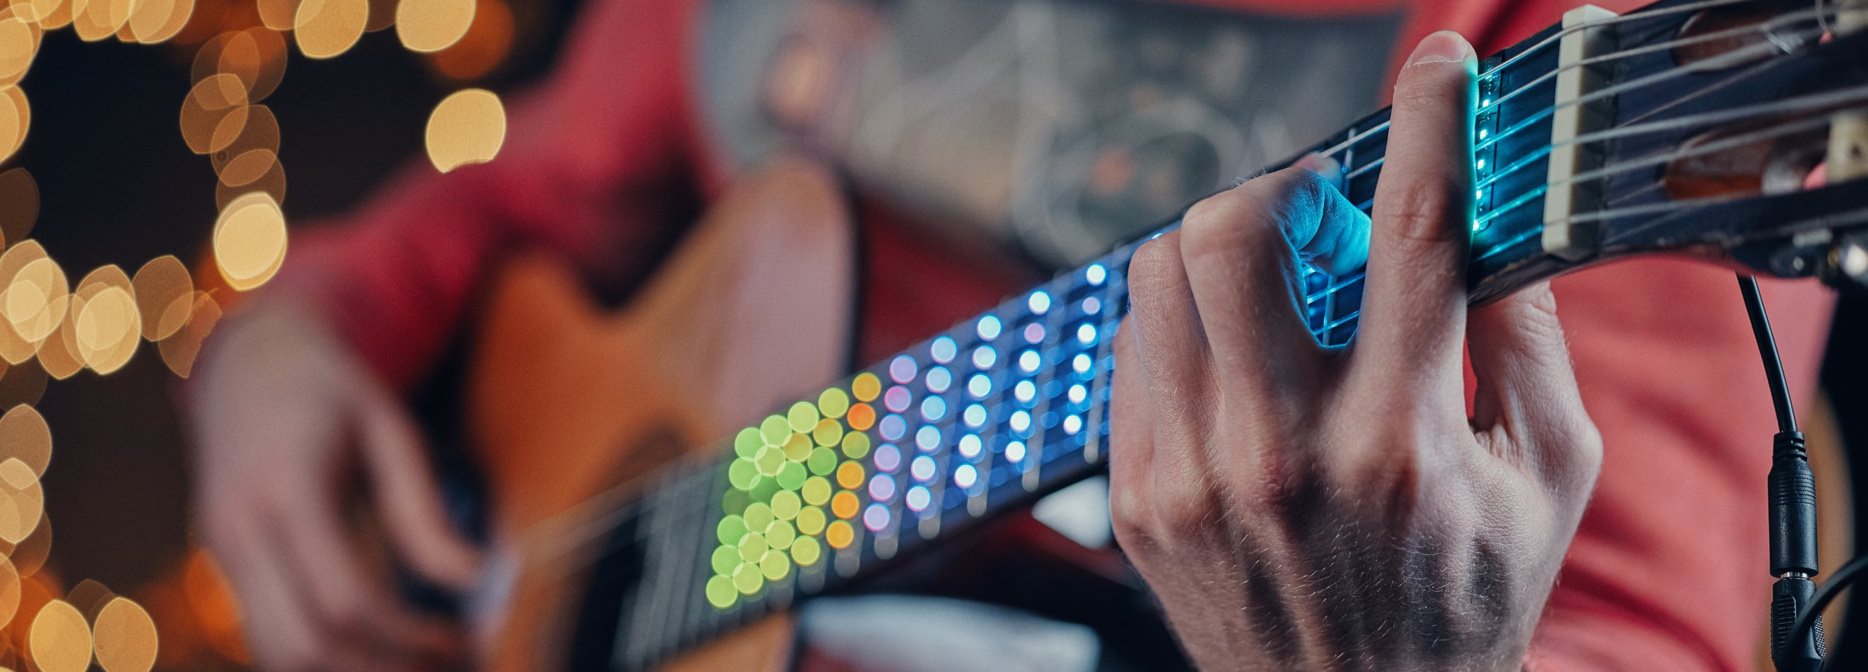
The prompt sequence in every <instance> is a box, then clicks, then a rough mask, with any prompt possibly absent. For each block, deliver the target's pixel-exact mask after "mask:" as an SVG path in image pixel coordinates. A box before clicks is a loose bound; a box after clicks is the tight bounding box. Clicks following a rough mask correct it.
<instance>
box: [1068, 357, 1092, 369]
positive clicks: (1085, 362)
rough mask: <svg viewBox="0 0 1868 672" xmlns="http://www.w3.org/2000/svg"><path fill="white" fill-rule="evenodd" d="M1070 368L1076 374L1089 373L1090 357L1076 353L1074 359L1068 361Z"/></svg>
mask: <svg viewBox="0 0 1868 672" xmlns="http://www.w3.org/2000/svg"><path fill="white" fill-rule="evenodd" d="M1070 368H1072V369H1075V370H1076V372H1077V373H1089V372H1090V356H1089V355H1087V354H1083V353H1077V356H1076V357H1072V358H1071V359H1070Z"/></svg>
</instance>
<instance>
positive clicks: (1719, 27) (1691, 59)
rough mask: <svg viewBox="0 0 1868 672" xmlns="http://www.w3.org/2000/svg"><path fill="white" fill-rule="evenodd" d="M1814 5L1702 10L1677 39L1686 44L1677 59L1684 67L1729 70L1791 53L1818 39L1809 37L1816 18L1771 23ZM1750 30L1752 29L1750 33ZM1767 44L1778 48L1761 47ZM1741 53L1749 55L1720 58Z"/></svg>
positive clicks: (1776, 1) (1676, 51) (1777, 0)
mask: <svg viewBox="0 0 1868 672" xmlns="http://www.w3.org/2000/svg"><path fill="white" fill-rule="evenodd" d="M1812 4H1813V3H1810V2H1788V1H1783V0H1772V1H1769V2H1747V3H1740V4H1736V5H1728V6H1724V7H1716V8H1713V9H1708V10H1704V11H1701V12H1699V13H1698V14H1694V15H1693V16H1692V18H1689V19H1687V20H1686V22H1685V23H1684V24H1682V25H1681V26H1680V34H1679V35H1678V36H1677V37H1678V39H1679V40H1681V41H1682V43H1681V44H1680V46H1677V47H1674V48H1673V60H1674V62H1675V63H1677V64H1679V65H1681V66H1699V67H1701V68H1705V69H1707V70H1726V69H1731V68H1736V67H1739V66H1743V65H1749V64H1752V63H1756V62H1758V61H1763V60H1766V59H1769V58H1771V57H1773V56H1776V55H1778V53H1780V52H1788V51H1790V50H1792V49H1795V48H1796V47H1798V46H1801V45H1802V44H1803V43H1805V42H1809V41H1813V40H1814V37H1813V36H1811V35H1809V34H1808V32H1809V24H1812V23H1814V19H1811V20H1809V21H1782V22H1779V23H1778V24H1771V23H1770V21H1771V20H1772V19H1776V18H1778V17H1779V16H1781V15H1783V14H1785V13H1787V12H1793V11H1806V12H1807V11H1808V10H1809V9H1810V6H1811V5H1812ZM1747 27H1750V28H1752V29H1750V30H1747ZM1766 43H1774V44H1776V45H1777V46H1778V48H1777V49H1765V48H1760V47H1759V46H1758V45H1762V44H1766ZM1741 50H1742V51H1745V52H1746V53H1747V54H1749V56H1747V57H1744V58H1719V57H1722V56H1726V55H1727V54H1731V53H1734V52H1738V51H1741ZM1714 59H1718V60H1716V61H1715V60H1714Z"/></svg>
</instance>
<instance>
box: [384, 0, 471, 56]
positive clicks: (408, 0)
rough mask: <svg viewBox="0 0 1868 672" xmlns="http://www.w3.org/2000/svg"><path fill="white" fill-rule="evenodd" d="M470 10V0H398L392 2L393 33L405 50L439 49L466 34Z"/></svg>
mask: <svg viewBox="0 0 1868 672" xmlns="http://www.w3.org/2000/svg"><path fill="white" fill-rule="evenodd" d="M474 10H475V5H474V0H401V2H398V3H396V37H397V38H398V39H400V40H402V46H403V47H405V48H407V49H408V50H409V51H414V52H420V53H430V52H436V51H441V50H443V49H446V48H448V47H451V46H454V44H455V43H457V42H459V41H460V40H461V38H463V37H466V35H467V29H468V27H469V26H472V25H473V19H474Z"/></svg>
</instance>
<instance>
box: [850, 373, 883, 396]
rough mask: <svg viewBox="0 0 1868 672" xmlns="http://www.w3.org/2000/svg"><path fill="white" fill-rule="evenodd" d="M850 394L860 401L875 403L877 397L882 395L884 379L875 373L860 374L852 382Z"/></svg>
mask: <svg viewBox="0 0 1868 672" xmlns="http://www.w3.org/2000/svg"><path fill="white" fill-rule="evenodd" d="M850 393H851V394H855V395H856V399H857V400H858V401H875V400H876V395H878V394H882V379H881V378H877V377H876V374H873V373H864V374H859V375H857V376H856V379H855V380H852V381H850Z"/></svg>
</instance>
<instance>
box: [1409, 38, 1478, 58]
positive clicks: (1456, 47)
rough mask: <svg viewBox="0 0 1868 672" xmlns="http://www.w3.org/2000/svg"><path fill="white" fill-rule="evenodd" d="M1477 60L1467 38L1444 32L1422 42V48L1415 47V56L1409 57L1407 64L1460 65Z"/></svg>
mask: <svg viewBox="0 0 1868 672" xmlns="http://www.w3.org/2000/svg"><path fill="white" fill-rule="evenodd" d="M1477 58H1478V57H1477V56H1476V55H1475V54H1473V52H1472V45H1471V44H1468V43H1467V42H1466V38H1463V37H1460V36H1459V33H1456V32H1453V31H1450V30H1442V31H1440V32H1437V33H1434V34H1432V35H1428V36H1427V39H1424V40H1421V41H1420V46H1417V47H1414V55H1412V56H1409V57H1408V59H1407V64H1408V65H1422V64H1425V63H1460V62H1464V61H1466V60H1468V59H1473V60H1477Z"/></svg>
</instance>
